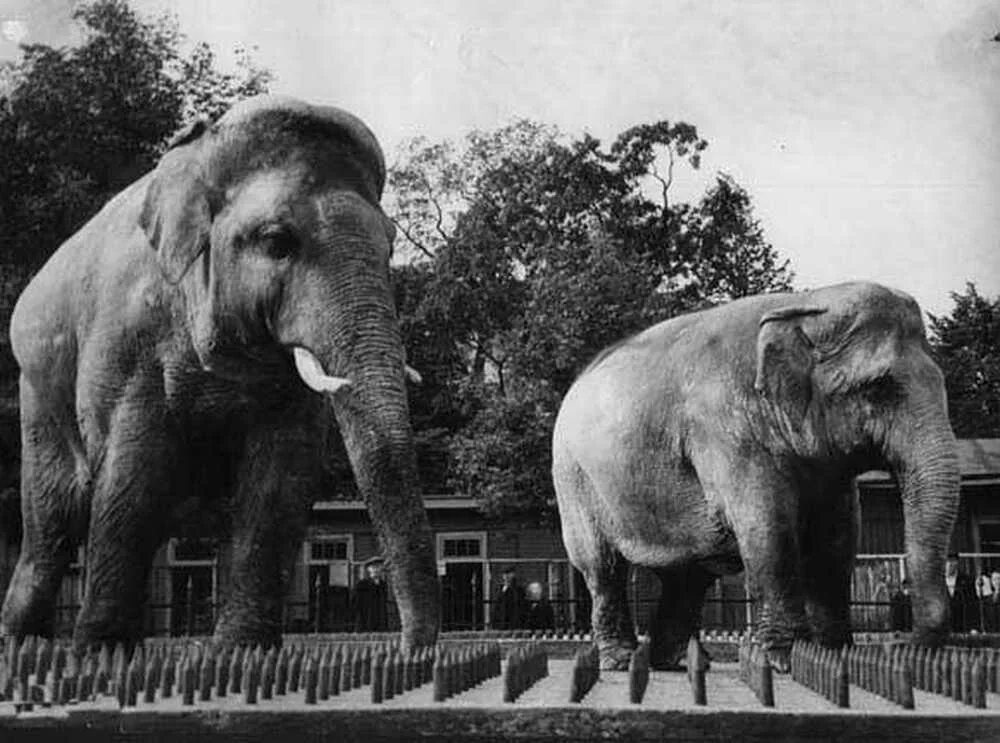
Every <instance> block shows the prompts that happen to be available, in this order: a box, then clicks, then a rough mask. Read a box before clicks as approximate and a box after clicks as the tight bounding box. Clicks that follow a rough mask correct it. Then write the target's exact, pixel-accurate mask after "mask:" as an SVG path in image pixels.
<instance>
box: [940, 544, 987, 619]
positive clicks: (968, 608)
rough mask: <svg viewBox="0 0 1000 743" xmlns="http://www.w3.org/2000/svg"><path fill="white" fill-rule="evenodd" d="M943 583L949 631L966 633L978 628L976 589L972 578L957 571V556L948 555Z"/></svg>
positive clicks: (954, 554)
mask: <svg viewBox="0 0 1000 743" xmlns="http://www.w3.org/2000/svg"><path fill="white" fill-rule="evenodd" d="M944 582H945V585H946V586H947V587H948V598H949V607H948V608H949V609H950V610H951V631H952V632H968V631H969V630H970V629H973V628H975V627H976V626H978V624H979V623H978V617H977V616H976V614H977V612H976V611H975V605H976V588H975V585H974V584H973V581H972V576H971V575H968V574H967V573H963V572H962V571H961V570H960V569H959V565H958V554H957V553H954V552H953V553H951V554H950V555H948V561H947V562H946V563H945V572H944Z"/></svg>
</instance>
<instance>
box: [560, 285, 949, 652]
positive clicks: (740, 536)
mask: <svg viewBox="0 0 1000 743" xmlns="http://www.w3.org/2000/svg"><path fill="white" fill-rule="evenodd" d="M871 469H886V470H888V471H890V472H892V473H893V474H894V476H895V477H896V479H897V480H898V482H899V483H900V486H901V489H902V498H903V513H904V517H905V543H906V552H907V555H906V559H907V571H908V574H909V577H910V581H911V585H912V593H913V611H914V627H915V640H916V641H917V642H920V643H927V644H935V643H939V642H941V641H942V639H943V638H944V636H945V634H946V632H947V593H946V588H945V583H944V563H945V553H946V549H947V545H948V540H949V538H950V535H951V530H952V527H953V524H954V521H955V516H956V511H957V506H958V480H959V474H958V464H957V454H956V446H955V439H954V435H953V433H952V430H951V428H950V425H949V422H948V412H947V403H946V399H945V392H944V384H943V378H942V374H941V372H940V370H939V369H938V367H937V366H936V365H935V364H934V362H933V361H932V360H931V357H930V355H929V348H928V345H927V342H926V340H925V335H924V328H923V322H922V319H921V314H920V310H919V308H918V306H917V304H916V303H915V302H914V301H913V300H912V299H911V298H910V297H908V296H907V295H905V294H903V293H901V292H898V291H895V290H892V289H888V288H885V287H882V286H879V285H876V284H870V283H849V284H842V285H837V286H831V287H826V288H822V289H817V290H815V291H810V292H805V293H799V294H772V295H760V296H756V297H748V298H745V299H741V300H737V301H734V302H732V303H730V304H727V305H724V306H721V307H717V308H713V309H710V310H706V311H703V312H697V313H692V314H690V315H685V316H681V317H678V318H675V319H672V320H668V321H666V322H663V323H660V324H659V325H656V326H654V327H652V328H649V329H648V330H646V331H644V332H642V333H639V334H638V335H635V336H633V337H631V338H628V339H627V340H625V341H623V342H621V343H620V344H618V345H616V346H613V347H611V348H610V349H608V350H606V351H605V352H603V353H602V354H600V355H599V356H598V357H597V358H596V359H595V360H594V361H593V362H592V363H591V364H590V366H589V367H588V368H587V369H586V370H585V371H584V372H583V373H582V374H581V375H580V377H579V378H578V379H577V380H576V382H575V383H574V385H573V387H572V388H571V389H570V391H569V392H568V394H567V395H566V398H565V399H564V401H563V403H562V407H561V409H560V412H559V416H558V418H557V422H556V425H555V432H554V436H553V477H554V483H555V487H556V494H557V498H558V505H559V513H560V518H561V521H562V533H563V540H564V542H565V544H566V549H567V551H568V553H569V556H570V559H571V560H572V562H573V564H574V565H575V566H576V567H577V568H578V569H579V570H580V571H581V572H582V573H583V575H584V577H585V578H586V580H587V584H588V587H589V589H590V592H591V595H592V598H593V617H592V619H593V625H594V631H595V635H596V638H597V641H598V643H599V645H600V647H601V650H602V659H603V660H602V662H603V663H604V664H605V666H606V667H619V668H620V667H623V666H624V665H625V663H626V659H627V653H628V650H629V649H630V648H632V647H634V645H635V641H636V640H635V635H634V631H633V625H632V620H631V618H630V616H629V608H628V602H627V600H626V592H625V591H626V576H627V571H628V566H629V564H630V563H634V564H637V565H643V566H647V567H649V568H651V569H653V570H654V571H655V572H656V573H657V574H658V575H659V577H660V581H661V587H662V590H661V598H660V606H659V613H658V616H657V619H656V623H655V624H654V626H653V628H652V644H653V647H652V652H653V660H654V662H656V663H657V664H659V665H660V666H664V667H665V666H671V665H674V664H676V663H677V662H678V660H679V659H680V658H681V657H682V656H683V650H684V646H685V644H686V643H687V641H688V638H689V637H690V636H692V635H693V634H695V633H697V631H698V629H699V626H700V617H701V609H702V603H703V601H704V594H705V590H706V588H707V587H708V586H710V585H711V583H712V582H713V581H714V580H715V579H716V578H717V577H718V576H720V575H723V574H726V573H734V572H738V571H740V570H745V574H746V579H747V584H748V586H749V588H750V591H751V594H752V595H753V597H754V598H755V599H756V600H757V601H758V605H759V622H758V626H757V632H758V636H759V637H760V638H761V640H762V641H763V642H764V644H765V645H766V647H767V648H768V652H769V655H770V657H771V659H772V663H773V664H774V665H775V666H776V667H777V668H779V669H780V670H785V669H787V661H788V653H789V649H790V646H791V643H792V641H793V639H794V638H795V637H797V636H806V635H808V636H812V637H813V638H814V639H816V640H817V641H819V642H821V643H823V644H825V645H828V646H838V645H841V644H843V643H845V642H847V641H849V638H850V614H849V598H850V596H849V594H850V581H851V573H852V569H853V562H854V556H855V551H856V545H857V530H858V521H859V513H858V510H859V507H858V503H857V495H856V493H857V491H856V489H855V487H854V485H853V478H854V477H855V476H857V475H858V474H860V473H862V472H864V471H866V470H871Z"/></svg>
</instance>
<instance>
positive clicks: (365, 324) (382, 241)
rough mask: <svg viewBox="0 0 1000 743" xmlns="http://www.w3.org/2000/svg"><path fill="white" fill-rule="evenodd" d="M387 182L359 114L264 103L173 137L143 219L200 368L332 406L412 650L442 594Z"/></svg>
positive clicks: (431, 623) (434, 624) (431, 630)
mask: <svg viewBox="0 0 1000 743" xmlns="http://www.w3.org/2000/svg"><path fill="white" fill-rule="evenodd" d="M384 181H385V164H384V160H383V155H382V151H381V149H380V147H379V145H378V142H377V141H376V139H375V137H374V135H373V134H372V133H371V131H369V129H368V128H367V127H366V126H365V125H364V124H363V123H362V122H361V121H360V120H358V119H357V118H355V117H354V116H352V115H350V114H348V113H346V112H344V111H341V110H339V109H335V108H330V107H318V106H311V105H308V104H305V103H302V102H300V101H296V100H291V99H285V98H277V97H260V98H255V99H251V100H249V101H245V102H243V103H241V104H239V105H237V106H236V107H234V108H233V109H231V110H230V111H229V112H228V113H227V114H226V115H224V116H223V117H222V118H221V119H219V120H218V121H217V122H216V123H215V124H213V125H208V124H206V123H202V122H198V123H196V124H195V125H193V126H191V127H189V128H188V129H187V130H186V131H184V132H182V134H181V135H180V136H178V137H177V138H175V141H174V143H173V144H172V146H171V148H170V149H169V151H168V152H167V153H166V155H165V156H164V157H163V159H162V160H161V162H160V164H159V165H158V167H157V168H156V170H155V171H153V173H152V174H151V175H150V176H149V182H148V186H147V191H146V197H145V203H144V207H143V210H142V215H141V219H140V223H141V225H142V228H143V229H144V230H145V232H146V235H147V237H148V241H149V243H150V245H151V247H152V248H153V249H154V250H155V251H156V260H157V261H158V263H159V265H160V268H161V270H162V273H163V275H164V277H165V279H166V280H167V281H168V282H169V283H171V284H174V285H176V293H177V294H178V296H180V297H182V302H181V306H182V310H181V312H182V314H183V315H184V318H185V320H184V322H185V324H186V326H187V327H188V328H189V329H190V338H191V344H192V346H193V348H194V352H195V354H196V355H197V359H198V362H199V363H200V364H201V366H202V367H203V368H204V369H206V370H207V371H209V372H212V373H214V374H216V375H219V376H222V377H225V378H230V379H236V380H241V379H242V380H254V379H261V378H272V377H273V378H284V379H287V380H288V381H290V382H291V383H293V384H304V385H306V386H308V387H309V388H310V389H312V390H314V391H315V392H316V393H318V395H317V404H326V403H324V402H323V400H322V398H324V397H325V398H326V401H327V403H329V404H331V405H332V407H333V411H334V414H335V416H336V420H337V423H338V425H339V428H340V431H341V434H342V435H343V437H344V442H345V444H346V447H347V451H348V455H349V457H350V460H351V464H352V467H353V469H354V472H355V476H356V479H357V483H358V486H359V489H360V491H361V492H362V494H363V495H364V497H365V500H366V502H367V504H368V508H369V512H370V514H371V517H372V521H373V523H374V524H375V526H376V529H377V530H378V532H379V535H380V537H381V538H382V541H383V544H384V547H385V550H386V557H387V561H388V565H389V568H390V575H391V578H392V581H393V586H394V590H395V593H396V596H397V599H398V602H399V606H400V615H401V619H402V624H403V631H404V639H405V640H406V641H407V642H409V643H421V644H422V643H426V642H431V641H433V638H434V637H435V636H436V633H437V628H438V620H439V608H438V601H439V595H438V584H437V575H436V570H435V563H434V554H433V545H432V539H431V533H430V530H429V527H428V523H427V518H426V514H425V511H424V509H423V504H422V501H421V497H420V492H419V488H418V483H417V471H416V464H415V455H414V446H413V434H412V431H411V425H410V419H409V413H408V404H407V392H406V381H405V378H406V377H405V371H404V370H405V359H404V352H403V345H402V341H401V337H400V331H399V326H398V320H397V316H396V311H395V306H394V303H393V297H392V292H391V287H390V279H389V260H390V256H391V252H392V241H393V228H392V225H391V222H390V221H389V220H388V219H387V217H386V216H385V214H384V213H383V212H382V210H381V208H380V206H379V199H380V198H381V194H382V188H383V185H384ZM296 372H297V374H296Z"/></svg>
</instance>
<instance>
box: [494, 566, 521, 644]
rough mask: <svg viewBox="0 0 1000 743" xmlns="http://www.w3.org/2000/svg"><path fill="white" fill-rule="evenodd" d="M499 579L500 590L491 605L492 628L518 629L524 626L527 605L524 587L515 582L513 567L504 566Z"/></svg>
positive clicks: (515, 575) (515, 574) (515, 576)
mask: <svg viewBox="0 0 1000 743" xmlns="http://www.w3.org/2000/svg"><path fill="white" fill-rule="evenodd" d="M500 581H501V582H500V590H499V591H497V594H496V596H495V597H494V599H493V606H492V607H491V615H492V616H491V624H492V625H493V629H520V628H521V627H522V626H524V619H525V616H524V615H525V609H526V608H527V607H526V601H525V597H524V589H523V588H521V585H520V584H519V583H518V582H517V572H516V571H515V570H514V568H513V567H507V568H504V569H503V572H502V573H501V576H500Z"/></svg>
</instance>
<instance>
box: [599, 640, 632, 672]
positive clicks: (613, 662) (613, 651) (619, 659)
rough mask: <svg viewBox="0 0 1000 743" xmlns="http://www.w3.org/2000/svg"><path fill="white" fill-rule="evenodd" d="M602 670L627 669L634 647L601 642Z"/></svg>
mask: <svg viewBox="0 0 1000 743" xmlns="http://www.w3.org/2000/svg"><path fill="white" fill-rule="evenodd" d="M598 648H599V650H600V656H601V670H602V671H627V670H628V664H629V661H631V660H632V652H633V650H634V648H630V647H628V646H626V645H622V644H618V643H613V644H606V645H605V644H599V645H598Z"/></svg>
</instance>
